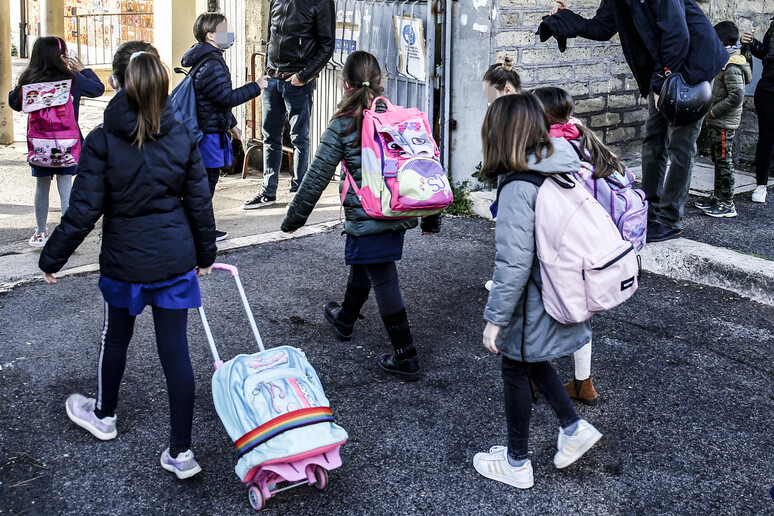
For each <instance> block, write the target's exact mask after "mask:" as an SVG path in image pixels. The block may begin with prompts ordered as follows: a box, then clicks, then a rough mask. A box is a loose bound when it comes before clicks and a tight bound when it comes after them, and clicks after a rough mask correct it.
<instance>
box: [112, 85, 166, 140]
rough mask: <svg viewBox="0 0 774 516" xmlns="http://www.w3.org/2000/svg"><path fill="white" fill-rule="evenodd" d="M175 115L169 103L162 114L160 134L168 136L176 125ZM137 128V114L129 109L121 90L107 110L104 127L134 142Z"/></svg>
mask: <svg viewBox="0 0 774 516" xmlns="http://www.w3.org/2000/svg"><path fill="white" fill-rule="evenodd" d="M176 123H177V121H176V120H175V113H174V111H173V110H172V106H171V104H170V103H169V101H167V105H166V106H165V107H164V112H163V113H162V114H161V131H160V133H159V134H161V135H164V134H167V133H168V132H169V131H170V129H171V128H172V126H173V125H174V124H176ZM136 126H137V114H136V113H135V112H134V111H132V110H131V109H130V108H129V102H128V101H127V100H126V93H125V92H124V91H123V90H121V91H119V92H118V93H116V95H115V96H114V97H113V100H111V101H110V103H109V104H108V107H107V109H105V118H104V122H103V127H104V128H105V131H107V132H108V133H110V134H112V135H115V136H118V137H119V138H121V139H122V140H126V141H134V136H132V133H133V132H134V128H135V127H136Z"/></svg>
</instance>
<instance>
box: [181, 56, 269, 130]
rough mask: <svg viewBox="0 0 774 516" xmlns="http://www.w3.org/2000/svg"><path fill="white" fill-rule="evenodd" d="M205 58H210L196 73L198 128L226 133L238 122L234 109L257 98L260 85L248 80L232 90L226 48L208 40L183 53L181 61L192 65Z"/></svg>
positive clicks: (187, 65) (188, 65) (187, 66)
mask: <svg viewBox="0 0 774 516" xmlns="http://www.w3.org/2000/svg"><path fill="white" fill-rule="evenodd" d="M203 59H206V60H207V61H206V62H205V63H204V64H203V65H201V66H200V67H199V68H198V69H197V70H196V74H195V75H194V89H195V90H196V106H197V112H196V116H197V118H198V119H199V129H201V130H202V132H203V133H205V134H217V133H225V132H227V131H228V130H229V129H231V128H232V127H234V126H235V125H236V124H237V121H236V118H234V115H232V114H231V108H233V107H235V106H239V105H240V104H244V103H245V102H247V101H249V100H251V99H254V98H255V97H257V96H258V95H260V94H261V88H260V87H259V86H258V84H257V83H255V82H248V83H247V84H245V85H244V86H242V87H241V88H237V89H233V88H232V86H231V72H229V70H228V65H226V60H225V59H223V50H221V49H219V48H216V47H214V46H213V45H210V44H209V43H197V44H195V45H194V46H192V47H191V48H190V50H188V52H186V53H185V55H183V59H182V61H181V62H180V64H182V65H183V66H185V67H186V68H190V67H192V66H195V65H196V64H197V63H198V62H200V61H201V60H203Z"/></svg>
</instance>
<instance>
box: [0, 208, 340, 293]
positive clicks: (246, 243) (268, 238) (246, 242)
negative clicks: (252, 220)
mask: <svg viewBox="0 0 774 516" xmlns="http://www.w3.org/2000/svg"><path fill="white" fill-rule="evenodd" d="M341 224H342V222H341V221H339V220H333V221H328V222H321V223H319V224H311V225H309V226H304V227H302V228H299V229H298V230H297V231H296V232H294V233H292V234H290V233H283V232H282V231H272V232H271V233H263V234H260V235H251V236H246V237H239V238H234V239H230V240H224V241H223V242H219V243H218V255H221V253H223V252H225V251H231V250H234V249H241V248H243V247H250V246H255V245H261V244H268V243H272V242H280V241H282V240H292V239H294V238H304V237H308V236H313V235H317V234H320V233H327V232H329V231H333V230H334V229H335V228H336V227H337V226H340V225H341ZM31 252H34V250H32V251H31ZM98 271H99V264H98V263H91V264H88V265H82V266H79V267H73V268H71V269H64V270H62V271H60V272H58V273H57V274H56V277H57V278H65V277H68V276H77V275H80V274H88V273H92V272H98ZM38 281H40V275H39V274H36V275H34V276H26V277H22V278H19V279H17V280H13V281H10V282H0V294H3V293H6V292H10V291H11V290H13V289H15V288H17V287H20V286H22V285H29V284H31V283H35V282H38Z"/></svg>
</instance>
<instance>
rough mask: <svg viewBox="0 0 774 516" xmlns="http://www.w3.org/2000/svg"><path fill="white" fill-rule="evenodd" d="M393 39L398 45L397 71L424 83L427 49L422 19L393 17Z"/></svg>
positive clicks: (405, 16)
mask: <svg viewBox="0 0 774 516" xmlns="http://www.w3.org/2000/svg"><path fill="white" fill-rule="evenodd" d="M394 22H395V39H396V41H397V43H398V70H400V72H401V73H402V74H404V75H408V76H409V77H416V78H417V79H418V80H419V81H422V82H424V81H425V80H426V79H427V48H426V46H425V32H424V26H423V24H422V19H421V18H417V17H416V16H407V15H404V16H403V17H401V16H395V17H394Z"/></svg>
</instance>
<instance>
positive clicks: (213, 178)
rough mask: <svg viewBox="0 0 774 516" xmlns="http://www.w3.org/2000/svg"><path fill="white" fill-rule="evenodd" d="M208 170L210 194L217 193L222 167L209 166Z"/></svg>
mask: <svg viewBox="0 0 774 516" xmlns="http://www.w3.org/2000/svg"><path fill="white" fill-rule="evenodd" d="M206 170H207V181H208V182H209V183H210V196H213V195H215V186H217V184H218V180H219V179H220V169H219V168H208V169H206Z"/></svg>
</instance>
